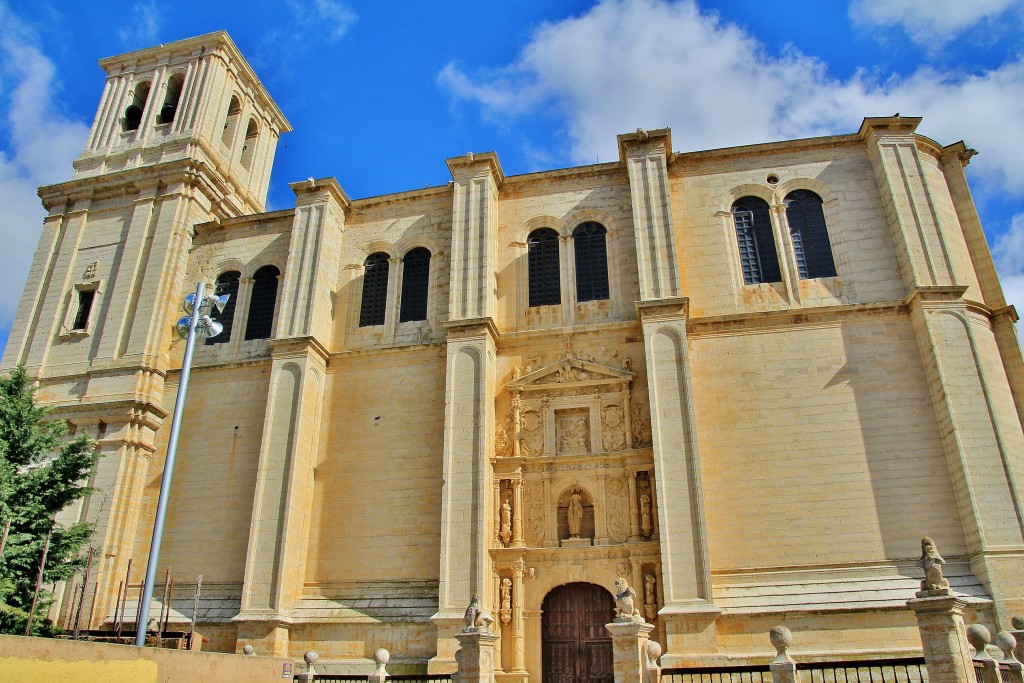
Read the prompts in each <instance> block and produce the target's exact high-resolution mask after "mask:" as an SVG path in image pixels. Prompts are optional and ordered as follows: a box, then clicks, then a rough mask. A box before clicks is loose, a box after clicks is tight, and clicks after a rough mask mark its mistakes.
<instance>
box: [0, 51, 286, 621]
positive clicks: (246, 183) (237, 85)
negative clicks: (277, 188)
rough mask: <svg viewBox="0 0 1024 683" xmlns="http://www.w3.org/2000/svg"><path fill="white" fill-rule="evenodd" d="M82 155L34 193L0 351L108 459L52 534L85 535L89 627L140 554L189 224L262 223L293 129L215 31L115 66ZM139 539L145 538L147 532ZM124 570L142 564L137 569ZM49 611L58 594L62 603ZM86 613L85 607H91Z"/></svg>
mask: <svg viewBox="0 0 1024 683" xmlns="http://www.w3.org/2000/svg"><path fill="white" fill-rule="evenodd" d="M100 66H101V67H102V68H103V69H104V71H105V72H106V74H107V78H106V85H105V87H104V90H103V95H102V97H101V98H100V103H99V107H98V109H97V112H96V116H95V119H94V120H93V124H92V129H91V131H90V134H89V139H88V142H87V144H86V148H85V151H84V152H83V153H82V155H81V156H80V157H79V158H78V159H77V160H76V161H75V162H74V175H73V177H72V179H71V180H70V181H68V182H65V183H60V184H57V185H50V186H47V187H42V188H40V190H39V196H40V198H41V199H42V202H43V205H44V207H45V208H46V210H47V216H46V218H45V219H44V225H43V233H42V236H41V238H40V241H39V246H38V247H37V249H36V253H35V256H34V259H33V262H32V268H31V270H30V274H29V279H28V282H27V284H26V287H25V291H24V292H23V294H22V297H21V301H20V304H19V308H18V312H17V315H16V317H15V320H14V324H13V326H12V328H11V334H10V338H9V341H8V344H7V348H6V350H5V352H4V357H3V363H2V365H0V367H2V368H3V369H4V370H9V369H10V368H12V367H14V366H15V365H17V364H23V365H25V366H26V369H27V370H28V372H29V373H30V374H32V375H34V376H35V377H36V378H38V380H39V391H38V393H37V396H38V397H39V399H40V401H41V402H43V403H46V404H48V405H49V406H51V407H52V408H53V410H54V412H53V415H54V416H55V417H57V418H60V419H65V420H67V421H68V422H69V424H70V425H71V426H72V429H73V430H74V431H75V432H77V433H82V432H86V433H89V434H90V435H92V436H93V437H94V438H95V439H96V440H97V442H98V446H99V448H100V449H101V450H102V451H103V453H104V457H103V458H102V459H101V460H100V464H99V466H98V468H97V471H96V472H95V475H94V477H93V481H92V482H90V483H91V485H92V486H93V487H94V488H95V489H96V492H95V493H94V494H93V495H92V496H90V497H89V498H88V499H86V500H85V501H82V503H81V504H80V505H79V506H78V507H77V508H75V509H69V510H65V511H64V512H63V513H62V516H64V517H65V519H62V520H61V521H77V520H87V521H90V522H92V523H93V524H94V525H95V535H94V539H93V543H94V545H95V546H96V547H97V550H98V551H99V554H98V557H99V558H100V566H99V567H98V570H99V574H98V576H99V577H100V583H99V589H98V590H99V593H98V595H97V599H96V603H95V610H94V611H95V619H94V623H93V624H90V626H98V625H99V624H100V623H102V620H103V619H104V617H105V616H106V615H109V614H112V613H113V602H114V600H115V595H116V593H117V586H118V581H119V580H120V579H123V578H124V575H125V570H126V568H127V563H128V560H129V559H130V558H132V556H133V555H134V554H137V553H136V550H137V549H136V548H135V547H133V544H134V541H135V539H136V538H137V537H140V534H139V533H137V532H138V530H139V525H140V523H141V524H149V523H151V520H150V519H148V517H149V515H148V514H142V513H143V511H142V507H143V505H142V501H143V489H144V487H145V486H146V483H147V482H150V481H151V480H153V479H157V480H158V479H159V472H160V467H161V462H162V456H163V453H162V452H160V449H159V448H157V447H156V443H157V433H158V430H159V429H160V426H161V425H162V423H163V421H164V418H165V417H166V416H167V415H168V413H169V411H170V408H171V405H172V404H173V401H174V391H175V389H174V387H171V388H170V390H169V391H167V392H165V390H164V389H165V379H166V377H167V375H168V372H169V371H171V372H173V370H174V368H173V367H171V360H170V354H169V349H170V343H171V341H172V338H173V335H174V330H173V323H174V321H175V320H176V319H177V318H178V317H179V316H180V312H179V307H180V299H181V296H182V295H183V294H184V293H186V291H190V290H191V289H192V288H193V287H194V284H195V283H185V282H183V281H182V278H183V274H184V272H185V266H186V263H187V258H188V253H189V250H190V249H191V246H192V236H193V226H194V225H196V224H197V223H203V222H208V221H212V220H218V219H227V218H232V217H236V216H241V215H247V214H252V213H260V212H262V211H263V210H264V202H265V201H266V196H267V188H268V185H269V181H270V170H271V166H272V165H273V161H274V154H275V151H276V147H277V142H278V139H279V137H280V135H281V133H285V132H288V131H289V130H291V127H290V125H289V124H288V121H287V120H286V119H285V117H284V115H283V114H282V113H281V111H280V110H279V109H278V107H277V105H276V104H274V102H273V100H271V99H270V96H269V95H268V94H267V92H266V90H265V89H264V88H263V85H262V84H261V83H260V81H259V79H258V78H257V77H256V75H255V73H254V72H253V70H252V68H251V67H250V66H249V65H248V64H247V63H246V61H245V60H244V58H243V57H242V55H241V54H240V53H239V51H238V48H237V47H235V44H234V43H233V42H232V41H231V39H230V38H229V37H228V35H227V34H226V33H224V32H223V31H221V32H217V33H211V34H208V35H205V36H199V37H197V38H190V39H188V40H183V41H179V42H175V43H169V44H166V45H161V46H159V47H154V48H149V49H145V50H139V51H136V52H131V53H128V54H124V55H120V56H116V57H110V58H107V59H104V60H102V61H101V62H100ZM141 537H148V532H145V531H144V532H142V533H141ZM135 560H136V563H135V567H136V569H135V570H134V571H135V572H136V577H137V572H138V571H139V569H138V568H139V564H140V563H144V555H143V556H142V557H135ZM57 599H58V601H60V599H61V596H60V592H59V591H58V594H57ZM90 599H91V593H90Z"/></svg>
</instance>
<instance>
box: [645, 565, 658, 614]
mask: <svg viewBox="0 0 1024 683" xmlns="http://www.w3.org/2000/svg"><path fill="white" fill-rule="evenodd" d="M656 583H657V579H655V578H654V574H646V575H645V576H644V615H645V616H646V617H647V620H648V621H654V620H655V619H656V618H657V616H658V598H657V595H655V588H654V587H655V585H656Z"/></svg>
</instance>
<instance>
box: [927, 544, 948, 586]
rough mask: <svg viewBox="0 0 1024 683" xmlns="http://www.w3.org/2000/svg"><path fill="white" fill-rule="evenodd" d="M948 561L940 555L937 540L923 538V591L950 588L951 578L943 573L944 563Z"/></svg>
mask: <svg viewBox="0 0 1024 683" xmlns="http://www.w3.org/2000/svg"><path fill="white" fill-rule="evenodd" d="M944 564H946V561H945V560H944V559H942V556H941V555H939V551H938V549H937V548H936V547H935V542H934V541H933V540H932V539H930V538H928V537H927V536H925V537H924V538H922V539H921V568H922V569H924V581H922V582H921V590H923V591H941V590H949V579H947V578H945V577H944V576H943V575H942V565H944Z"/></svg>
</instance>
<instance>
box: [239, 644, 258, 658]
mask: <svg viewBox="0 0 1024 683" xmlns="http://www.w3.org/2000/svg"><path fill="white" fill-rule="evenodd" d="M242 654H243V655H245V656H246V657H255V656H256V650H255V648H253V646H252V645H246V646H245V647H243V648H242Z"/></svg>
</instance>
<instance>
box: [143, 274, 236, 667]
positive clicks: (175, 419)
mask: <svg viewBox="0 0 1024 683" xmlns="http://www.w3.org/2000/svg"><path fill="white" fill-rule="evenodd" d="M227 302H228V295H227V294H222V295H219V296H218V295H216V294H210V295H207V294H206V285H205V284H204V283H202V282H200V283H199V285H198V286H197V287H196V291H195V293H194V294H189V295H187V296H186V297H185V300H184V301H183V302H182V307H183V308H184V309H185V312H186V313H188V314H189V315H187V316H186V317H184V318H181V319H180V320H178V322H177V323H176V324H175V329H176V330H177V331H178V334H179V335H180V336H181V337H182V338H183V339H185V340H186V341H185V357H184V358H183V359H182V361H181V380H180V381H179V382H178V397H177V398H176V399H175V401H174V415H173V416H172V417H171V433H170V436H169V438H168V440H167V458H166V459H165V460H164V473H163V477H161V480H160V498H159V499H158V501H157V504H156V520H155V521H154V522H153V540H152V542H151V543H150V544H149V562H148V564H147V565H146V580H145V582H144V583H143V584H142V595H141V596H140V597H139V612H138V614H139V620H138V623H137V624H135V645H136V646H137V647H143V646H144V645H145V644H146V625H147V624H148V623H149V603H150V601H151V600H152V599H153V585H154V583H155V581H156V566H157V563H158V562H159V560H160V542H161V541H162V540H163V535H164V520H165V518H166V517H167V498H168V496H169V495H170V492H171V477H172V475H173V474H174V456H175V455H176V454H177V451H178V434H179V433H180V432H181V417H182V413H183V408H184V406H185V394H186V392H187V391H188V378H189V375H190V374H191V372H192V355H193V354H194V353H195V348H196V337H216V336H217V335H218V334H220V333H221V332H223V331H224V326H223V325H222V324H220V323H219V322H217V321H216V320H213V319H212V318H211V317H210V312H211V311H213V310H214V309H216V310H217V312H218V313H219V312H222V311H223V310H224V306H225V305H227ZM126 590H127V588H126Z"/></svg>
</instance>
